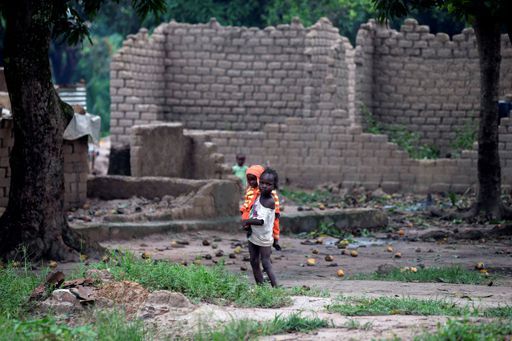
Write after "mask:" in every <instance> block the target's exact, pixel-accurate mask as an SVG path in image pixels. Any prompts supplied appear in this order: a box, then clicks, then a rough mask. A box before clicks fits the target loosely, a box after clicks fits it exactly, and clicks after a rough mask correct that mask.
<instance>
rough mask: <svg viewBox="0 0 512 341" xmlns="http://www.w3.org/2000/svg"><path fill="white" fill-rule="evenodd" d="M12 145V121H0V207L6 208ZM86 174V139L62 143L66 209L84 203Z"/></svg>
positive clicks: (87, 167) (87, 169)
mask: <svg viewBox="0 0 512 341" xmlns="http://www.w3.org/2000/svg"><path fill="white" fill-rule="evenodd" d="M13 143H14V136H13V130H12V120H0V207H6V206H7V203H8V201H9V187H10V181H11V180H10V177H11V169H10V166H9V154H10V152H11V149H12V145H13ZM88 173H89V164H88V160H87V138H81V139H78V140H75V141H64V191H65V192H64V202H65V206H66V207H67V208H71V207H78V206H81V205H83V204H84V203H85V200H86V198H87V175H88Z"/></svg>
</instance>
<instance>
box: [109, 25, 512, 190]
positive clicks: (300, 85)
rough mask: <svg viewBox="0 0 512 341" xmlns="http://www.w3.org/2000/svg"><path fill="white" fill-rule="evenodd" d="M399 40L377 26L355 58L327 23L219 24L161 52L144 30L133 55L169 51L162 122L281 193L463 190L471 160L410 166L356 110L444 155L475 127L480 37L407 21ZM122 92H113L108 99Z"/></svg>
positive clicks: (167, 39)
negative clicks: (320, 188) (327, 187)
mask: <svg viewBox="0 0 512 341" xmlns="http://www.w3.org/2000/svg"><path fill="white" fill-rule="evenodd" d="M402 31H403V32H401V33H397V32H395V33H393V31H392V30H381V29H380V28H378V27H377V26H376V25H375V24H374V23H373V22H370V23H369V24H367V25H363V26H362V28H361V30H360V32H359V34H358V38H357V44H358V46H357V47H356V49H353V48H352V46H351V45H350V43H349V42H348V40H347V39H346V38H343V37H341V36H340V35H339V33H338V30H337V29H336V28H334V27H333V26H332V24H331V23H330V22H329V21H328V20H327V19H321V20H319V22H317V23H316V24H315V25H313V26H312V27H309V28H304V27H302V25H301V24H300V23H299V22H298V21H294V22H293V23H292V24H291V25H279V26H277V27H275V28H273V27H270V28H266V29H264V30H258V29H253V28H251V29H248V28H237V27H221V26H220V25H218V24H217V22H216V21H215V20H212V21H211V22H210V23H209V24H201V25H187V24H177V23H170V24H164V25H162V26H160V27H159V28H158V36H157V38H158V39H157V40H158V41H159V43H158V44H157V45H155V44H156V42H155V40H152V38H149V39H148V38H147V36H145V35H144V32H142V33H140V34H139V35H137V36H135V37H133V38H131V40H130V41H129V42H128V43H127V44H128V45H127V46H128V47H129V48H133V46H139V45H140V46H143V45H144V44H146V46H150V47H151V49H153V48H155V49H157V48H162V46H164V47H163V51H164V54H165V59H164V60H165V70H164V76H163V77H164V83H162V79H161V78H160V75H158V77H157V78H158V81H157V83H158V85H160V86H162V88H160V90H162V89H163V91H164V94H165V100H163V99H159V100H157V99H156V98H154V97H152V99H151V101H153V102H154V103H158V104H157V105H156V109H155V111H156V112H157V113H158V115H156V116H155V117H156V118H157V119H159V120H165V121H177V122H180V123H182V124H183V125H184V127H185V128H189V129H194V130H191V131H194V134H198V136H202V137H203V138H204V139H205V140H206V141H210V142H211V143H213V144H214V145H215V146H216V148H217V151H218V152H219V153H221V154H224V156H225V158H226V161H227V162H228V163H233V162H234V156H235V154H236V153H238V152H243V153H245V154H246V155H247V159H248V162H249V163H260V164H264V165H270V166H272V167H274V168H276V169H277V170H278V171H279V174H280V176H281V179H282V182H283V183H291V184H294V185H302V186H307V187H311V186H315V185H318V184H320V183H324V182H339V183H342V184H343V185H344V186H347V187H348V186H353V185H364V186H366V187H368V188H377V187H379V186H380V187H382V188H383V189H384V190H387V191H413V192H429V191H447V190H450V191H455V192H461V191H464V190H466V189H467V188H468V187H469V186H474V185H475V184H476V182H477V181H476V152H475V151H474V150H471V151H465V152H463V153H462V157H461V158H460V159H440V160H434V161H423V160H412V159H410V158H409V157H408V155H407V154H406V152H404V151H402V150H400V149H399V148H398V146H397V145H396V144H393V143H390V142H388V138H387V136H386V135H373V134H366V133H363V129H362V126H361V125H362V119H361V111H360V106H359V104H360V103H364V104H365V105H366V107H368V108H369V110H370V111H373V113H374V115H376V116H377V117H378V118H379V119H381V120H382V121H384V122H390V123H401V124H405V125H406V126H408V127H410V128H414V129H417V130H418V131H420V132H421V133H422V134H423V136H424V141H425V142H429V141H431V140H430V139H434V138H435V139H439V140H440V141H441V142H440V143H441V144H442V145H447V144H449V143H450V141H451V140H450V139H452V138H453V131H454V130H455V129H457V128H459V127H462V126H463V125H464V123H465V121H466V120H467V119H468V118H470V117H471V118H472V117H474V116H470V115H469V114H468V113H469V112H470V111H472V110H476V108H477V106H478V96H479V95H478V94H479V89H478V81H477V80H478V75H477V70H475V69H474V67H475V65H476V67H478V65H477V64H475V63H476V59H475V58H476V57H475V53H476V50H475V49H474V47H475V46H474V37H473V33H472V32H471V31H470V30H465V31H464V33H463V34H462V35H460V36H456V37H455V38H454V39H453V40H449V39H448V40H447V39H446V36H445V35H442V34H440V35H437V36H434V35H431V34H430V33H428V29H426V28H425V27H424V26H419V25H417V23H416V22H415V21H411V20H409V21H407V22H406V23H405V25H404V28H403V29H402ZM386 44H388V45H389V46H388V45H386ZM425 44H426V45H425ZM155 46H157V47H155ZM129 48H127V49H125V50H124V52H123V54H122V55H121V56H118V57H116V58H115V60H116V63H118V64H116V65H117V66H116V67H117V68H118V70H124V69H130V68H132V67H134V66H133V65H131V64H132V61H131V60H132V59H131V58H132V57H133V56H132V54H131V53H130V51H131V50H130V49H129ZM458 48H462V51H459V50H458ZM146 50H147V48H146ZM510 50H511V49H510V46H509V45H508V43H506V42H504V49H503V56H504V58H503V68H502V72H503V76H502V81H501V84H500V86H501V88H500V89H501V90H500V91H501V92H502V93H505V92H508V91H510V89H512V84H511V81H512V80H511V78H510V77H507V75H510V65H511V63H510V52H509V51H510ZM137 51H139V52H137V53H140V54H144V53H145V52H144V51H145V50H144V48H142V47H140V48H139V50H137ZM159 51H160V52H158V53H159V56H161V55H162V52H161V51H162V50H159ZM418 51H419V52H418ZM424 51H429V52H424ZM432 51H433V52H432ZM155 53H156V52H155ZM418 53H420V54H419V55H418ZM429 53H430V54H429ZM452 65H457V66H456V68H455V67H454V68H453V71H454V72H452V69H450V66H452ZM460 65H462V66H460ZM461 67H462V69H460V68H461ZM468 71H472V72H471V75H470V76H469V77H468V78H464V77H466V76H463V75H462V74H463V73H470V72H468ZM151 72H162V69H158V71H157V70H156V69H155V70H154V71H151ZM148 77H150V76H148ZM429 77H432V78H429ZM443 77H447V78H446V79H445V78H443ZM475 77H476V78H475ZM127 80H129V78H125V80H124V82H126V81H127ZM162 84H164V85H162ZM141 86H142V87H143V88H142V89H144V87H145V85H144V84H141ZM155 86H156V85H155V84H152V85H151V88H152V89H153V88H154V87H155ZM438 88H441V89H444V90H447V89H448V90H449V89H452V88H453V89H455V90H453V91H451V92H450V91H444V92H442V93H437V92H436V91H439V90H436V89H438ZM422 89H426V90H425V91H423V92H422V91H421V90H422ZM461 89H462V90H461ZM119 90H120V88H119V87H118V85H116V83H114V84H113V85H112V91H113V92H115V93H118V92H119ZM429 91H432V93H429ZM461 91H464V92H461ZM434 92H436V93H434ZM160 94H161V92H158V96H160ZM422 95H425V98H423V97H422ZM155 96H156V95H155ZM162 97H163V96H162ZM119 100H120V101H121V98H119ZM119 103H122V102H119ZM427 108H428V109H427ZM124 109H128V108H125V107H121V106H119V105H118V106H116V107H113V109H112V110H113V112H114V111H116V118H115V119H116V120H121V119H124V118H126V117H128V113H130V112H131V111H129V110H124ZM129 109H130V110H132V109H133V110H135V111H136V110H137V106H134V107H130V108H129ZM395 109H396V110H395ZM397 111H399V115H397V114H396V113H397ZM445 114H446V116H444V115H445ZM473 114H474V113H473ZM133 115H138V114H133ZM450 115H451V116H450ZM133 122H135V121H133ZM111 124H112V126H114V125H115V123H114V121H112V123H111ZM134 124H135V123H134ZM509 126H510V123H509V121H508V120H503V121H502V125H501V127H500V134H501V135H500V138H501V141H508V136H509V135H508V134H510V133H512V130H510V131H509V128H508V127H509ZM432 127H434V128H432ZM129 128H130V126H129V125H126V126H125V127H124V128H123V132H122V133H121V132H119V131H113V136H114V135H115V137H113V139H114V140H115V141H121V140H125V139H127V138H128V139H129V137H128V136H129V135H126V134H128V131H129ZM434 133H435V134H434ZM510 136H512V135H510ZM162 147H164V146H162ZM511 148H512V147H511V146H509V145H508V143H507V142H504V143H502V144H501V145H500V155H501V157H502V165H503V170H502V175H503V180H504V181H503V183H504V184H505V185H509V184H511V183H512V182H511V181H512V176H511V174H512V164H510V162H512V161H510V160H512V153H511V151H512V150H511V151H509V149H511Z"/></svg>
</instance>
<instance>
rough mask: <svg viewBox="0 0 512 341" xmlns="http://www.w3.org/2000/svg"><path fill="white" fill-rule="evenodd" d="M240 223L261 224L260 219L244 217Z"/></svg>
mask: <svg viewBox="0 0 512 341" xmlns="http://www.w3.org/2000/svg"><path fill="white" fill-rule="evenodd" d="M242 225H244V226H246V225H263V220H262V219H246V220H242Z"/></svg>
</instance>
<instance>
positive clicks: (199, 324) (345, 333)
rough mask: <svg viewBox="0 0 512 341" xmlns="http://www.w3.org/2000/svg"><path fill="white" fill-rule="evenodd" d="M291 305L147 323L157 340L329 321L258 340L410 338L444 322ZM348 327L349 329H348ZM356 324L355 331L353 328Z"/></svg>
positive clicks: (308, 302) (304, 301)
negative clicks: (302, 320)
mask: <svg viewBox="0 0 512 341" xmlns="http://www.w3.org/2000/svg"><path fill="white" fill-rule="evenodd" d="M293 300H294V302H293V305H291V306H289V307H284V308H280V309H258V308H250V309H249V308H245V309H244V308H236V307H222V306H216V305H210V304H201V305H199V306H198V308H197V309H195V310H194V311H192V312H191V313H189V314H186V315H182V316H169V315H162V316H159V317H157V318H156V319H155V320H153V321H151V323H152V324H153V325H154V326H156V327H157V328H158V331H159V333H158V337H159V338H165V337H167V336H170V335H172V336H175V337H180V336H185V335H188V336H189V335H190V334H189V333H190V331H191V330H197V329H200V328H203V329H202V330H208V328H215V326H216V325H221V324H223V323H229V322H231V321H233V320H242V319H251V320H257V321H271V320H272V319H274V318H275V316H277V315H279V316H281V317H286V316H288V315H290V314H293V313H301V314H302V315H303V316H308V317H318V318H322V319H325V320H328V321H330V322H331V325H332V328H325V329H320V330H317V331H315V332H314V333H311V334H302V333H293V334H285V335H273V336H268V337H263V338H261V340H298V339H300V340H340V339H356V340H369V339H373V338H377V339H382V338H393V337H400V338H402V339H404V340H407V339H411V338H412V337H413V336H414V335H417V334H420V333H422V332H425V331H433V330H435V329H436V326H437V324H438V323H444V322H445V321H446V320H447V318H446V317H443V316H410V315H407V316H406V315H392V316H357V317H347V316H342V315H340V314H336V313H328V312H326V311H325V306H326V305H328V304H330V303H332V299H331V298H316V297H303V296H297V297H294V298H293ZM351 325H352V327H351ZM354 325H358V326H359V328H354ZM207 326H209V327H207Z"/></svg>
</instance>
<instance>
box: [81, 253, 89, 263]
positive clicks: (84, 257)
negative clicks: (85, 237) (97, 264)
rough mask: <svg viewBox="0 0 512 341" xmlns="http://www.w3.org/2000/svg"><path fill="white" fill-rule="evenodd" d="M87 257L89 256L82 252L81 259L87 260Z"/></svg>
mask: <svg viewBox="0 0 512 341" xmlns="http://www.w3.org/2000/svg"><path fill="white" fill-rule="evenodd" d="M87 258H89V257H88V256H87V255H84V254H80V260H81V261H82V262H83V261H84V260H86V259H87Z"/></svg>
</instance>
